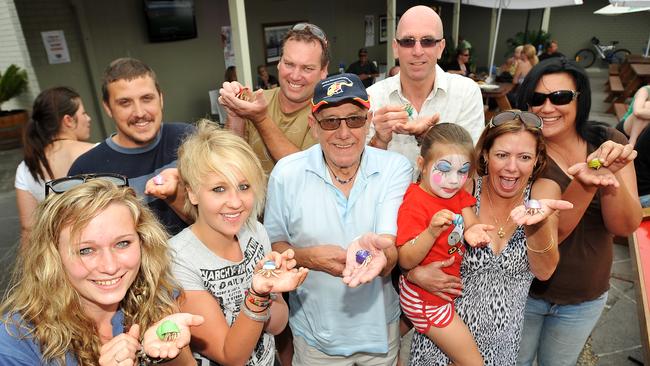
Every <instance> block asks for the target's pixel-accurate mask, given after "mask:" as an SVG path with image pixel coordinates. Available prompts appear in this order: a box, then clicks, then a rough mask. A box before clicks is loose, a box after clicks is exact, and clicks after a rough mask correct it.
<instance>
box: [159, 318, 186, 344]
mask: <svg viewBox="0 0 650 366" xmlns="http://www.w3.org/2000/svg"><path fill="white" fill-rule="evenodd" d="M180 333H181V330H180V328H178V325H176V323H174V322H173V321H171V320H165V321H164V322H162V323H161V324H160V325H159V326H158V328H156V335H157V336H158V339H160V340H161V341H165V342H170V341H173V340H176V338H178V335H179V334H180Z"/></svg>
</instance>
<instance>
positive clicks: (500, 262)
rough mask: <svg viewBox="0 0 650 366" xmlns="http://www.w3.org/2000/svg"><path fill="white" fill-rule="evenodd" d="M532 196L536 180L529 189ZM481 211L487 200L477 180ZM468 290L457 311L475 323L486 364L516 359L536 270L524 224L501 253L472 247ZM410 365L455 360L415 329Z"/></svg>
mask: <svg viewBox="0 0 650 366" xmlns="http://www.w3.org/2000/svg"><path fill="white" fill-rule="evenodd" d="M524 195H525V198H526V199H528V197H529V196H530V185H528V187H527V188H526V192H525V193H524ZM475 196H476V199H477V202H476V212H477V214H478V210H479V208H480V205H481V201H480V196H481V178H479V179H478V180H477V185H476V192H475ZM460 273H461V278H462V280H463V286H464V289H463V296H461V297H458V298H456V311H457V312H458V314H459V315H460V317H461V318H462V319H463V320H464V321H465V324H467V326H468V327H469V329H470V331H471V332H472V335H473V336H474V339H475V340H476V343H477V344H478V348H479V351H480V352H481V355H482V356H483V360H484V363H485V365H498V366H507V365H514V364H515V363H516V361H517V353H518V352H519V340H520V338H521V329H522V327H523V320H524V307H525V305H526V298H527V297H528V289H529V288H530V284H531V282H532V280H533V273H532V272H531V271H530V267H529V265H528V257H527V254H526V237H525V234H524V229H523V227H522V226H519V227H518V228H517V229H516V230H515V232H514V234H513V235H512V237H511V238H510V240H509V241H508V244H507V245H506V247H505V248H504V249H503V251H502V252H501V254H499V255H495V254H494V253H493V252H492V249H490V248H471V247H469V246H468V247H467V252H466V253H465V257H464V258H463V263H462V264H461V270H460ZM409 365H413V366H433V365H440V366H443V365H444V366H446V365H449V359H448V358H447V356H445V354H444V353H442V351H440V350H439V349H438V347H436V345H435V343H433V342H432V341H431V340H430V339H429V338H427V336H425V335H423V334H420V333H417V332H416V333H415V336H414V337H413V344H412V345H411V355H410V361H409Z"/></svg>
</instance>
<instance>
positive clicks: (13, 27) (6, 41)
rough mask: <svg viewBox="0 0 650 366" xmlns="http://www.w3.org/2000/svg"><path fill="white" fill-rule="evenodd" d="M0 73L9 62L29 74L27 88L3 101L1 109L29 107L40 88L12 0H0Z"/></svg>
mask: <svg viewBox="0 0 650 366" xmlns="http://www.w3.org/2000/svg"><path fill="white" fill-rule="evenodd" d="M0 50H2V52H0V73H2V72H4V70H5V69H6V68H7V67H8V66H9V65H11V64H16V65H17V66H19V67H21V68H23V69H26V70H27V74H28V75H29V90H28V91H27V92H26V93H23V94H22V95H20V96H19V97H17V98H13V99H11V100H10V101H8V102H6V103H3V105H2V109H4V110H10V109H29V108H31V105H32V101H33V100H34V98H36V96H37V95H38V93H39V92H40V88H39V85H38V80H37V79H36V74H35V73H34V68H33V67H32V62H31V60H30V57H29V52H28V51H27V45H26V43H25V37H24V36H23V31H22V27H21V26H20V21H19V20H18V13H17V12H16V6H15V5H14V1H13V0H0Z"/></svg>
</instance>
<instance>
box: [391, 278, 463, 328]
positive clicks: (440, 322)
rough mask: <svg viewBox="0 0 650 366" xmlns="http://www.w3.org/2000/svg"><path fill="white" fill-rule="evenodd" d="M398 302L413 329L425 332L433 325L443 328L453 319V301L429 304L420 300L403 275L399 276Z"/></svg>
mask: <svg viewBox="0 0 650 366" xmlns="http://www.w3.org/2000/svg"><path fill="white" fill-rule="evenodd" d="M399 289H400V292H399V303H400V305H401V307H402V312H403V313H404V315H406V317H407V318H408V319H409V320H410V321H411V323H413V326H414V327H415V330H417V331H418V332H420V333H426V332H427V331H428V330H429V328H430V327H431V326H432V325H433V326H434V327H436V328H444V327H446V326H447V325H449V323H451V321H452V320H453V319H454V302H453V301H452V302H448V303H447V304H445V305H442V306H439V305H431V304H428V303H427V302H426V301H424V300H421V299H420V298H419V295H418V293H417V292H415V290H413V288H412V287H411V286H410V285H409V283H408V281H406V279H404V276H400V278H399Z"/></svg>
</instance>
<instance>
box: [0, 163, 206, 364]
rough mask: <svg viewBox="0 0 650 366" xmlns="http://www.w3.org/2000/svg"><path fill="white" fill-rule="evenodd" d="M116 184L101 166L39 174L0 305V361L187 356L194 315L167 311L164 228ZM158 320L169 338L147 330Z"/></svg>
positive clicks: (171, 301) (118, 179) (171, 291)
mask: <svg viewBox="0 0 650 366" xmlns="http://www.w3.org/2000/svg"><path fill="white" fill-rule="evenodd" d="M86 181H87V182H86ZM126 185H128V180H127V179H126V178H125V177H123V176H118V175H108V174H106V175H98V176H75V177H67V178H62V179H58V180H54V181H51V182H48V183H47V189H48V190H49V191H50V195H49V197H47V199H46V200H45V201H44V202H43V203H42V204H40V205H39V206H38V208H37V210H36V212H35V223H34V229H33V231H32V234H31V235H30V238H29V243H28V245H29V246H28V248H29V250H22V251H20V252H19V255H18V258H17V260H16V267H15V270H14V275H13V279H12V283H11V285H10V286H9V288H8V290H7V292H6V294H5V297H4V301H3V303H2V306H1V307H0V311H1V312H2V324H1V325H0V364H3V365H5V364H11V365H36V364H45V365H50V364H52V365H54V364H59V365H60V364H65V365H77V364H79V365H91V364H92V365H94V364H100V365H134V364H137V363H136V362H144V364H146V363H147V362H150V361H151V358H152V357H161V358H174V359H173V360H172V361H170V362H169V363H168V364H169V365H172V364H173V365H195V364H196V363H195V361H194V360H193V359H192V357H191V354H190V352H189V349H188V348H187V347H186V345H187V344H188V343H189V340H190V332H189V326H193V325H198V324H201V323H202V321H203V319H202V318H201V317H199V316H192V315H191V314H175V313H176V312H177V311H178V307H177V305H176V299H175V298H176V297H177V296H179V295H180V294H181V292H180V290H179V288H178V287H177V286H176V285H175V283H174V280H173V278H172V275H171V257H170V254H169V249H168V246H167V235H166V233H165V231H164V229H163V228H162V226H161V225H160V223H159V222H158V220H157V219H156V218H155V216H154V215H153V214H152V213H151V212H150V211H149V209H148V208H146V207H145V206H144V204H143V203H142V202H141V201H140V200H138V199H137V198H136V196H135V192H134V191H133V190H132V189H130V188H128V187H126ZM163 320H170V321H173V322H174V323H175V324H176V325H177V326H178V329H175V330H174V332H173V335H174V336H175V337H176V339H175V340H172V341H164V340H161V339H159V336H157V335H156V330H157V327H158V326H159V325H160V324H161V322H162V321H163ZM176 331H178V332H176Z"/></svg>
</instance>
